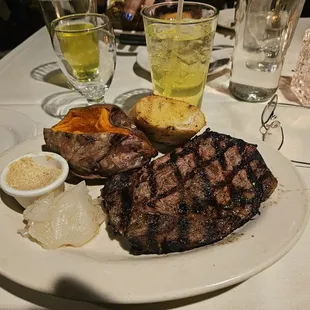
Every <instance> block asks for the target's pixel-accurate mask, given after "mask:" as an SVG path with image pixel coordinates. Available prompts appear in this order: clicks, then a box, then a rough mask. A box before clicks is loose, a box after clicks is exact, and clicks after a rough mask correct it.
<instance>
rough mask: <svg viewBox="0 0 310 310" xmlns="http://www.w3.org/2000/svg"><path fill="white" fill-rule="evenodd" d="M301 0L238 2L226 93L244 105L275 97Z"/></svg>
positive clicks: (299, 10) (252, 0)
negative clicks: (247, 102)
mask: <svg viewBox="0 0 310 310" xmlns="http://www.w3.org/2000/svg"><path fill="white" fill-rule="evenodd" d="M304 2H305V0H295V1H291V0H239V1H238V3H237V6H236V15H235V16H236V17H235V18H236V26H235V31H236V40H235V48H234V54H233V65H232V72H231V78H230V84H229V89H230V91H231V93H232V94H233V95H234V96H235V97H237V98H239V99H241V100H244V101H254V102H255V101H265V100H267V99H269V98H271V97H272V95H273V94H275V93H276V91H277V88H278V85H279V79H280V76H281V71H282V66H283V62H284V58H285V54H286V51H287V48H288V47H289V45H290V43H291V39H292V36H293V33H294V31H295V28H296V25H297V21H298V19H299V16H300V14H301V10H302V8H303V4H304Z"/></svg>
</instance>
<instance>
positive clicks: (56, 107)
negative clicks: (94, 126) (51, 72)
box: [42, 91, 89, 118]
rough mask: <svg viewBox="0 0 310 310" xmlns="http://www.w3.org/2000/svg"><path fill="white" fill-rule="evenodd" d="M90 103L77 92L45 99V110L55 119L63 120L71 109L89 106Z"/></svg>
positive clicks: (43, 106)
mask: <svg viewBox="0 0 310 310" xmlns="http://www.w3.org/2000/svg"><path fill="white" fill-rule="evenodd" d="M88 105H89V103H88V101H87V100H86V99H85V98H84V97H82V96H81V95H80V94H79V93H78V92H77V91H69V92H68V91H67V92H61V93H57V94H53V95H51V96H49V97H47V98H45V99H44V101H43V103H42V108H43V110H44V111H45V112H46V113H47V114H49V115H51V116H54V117H58V118H63V117H64V116H65V115H66V114H67V113H68V112H69V110H70V109H72V108H78V107H86V106H88Z"/></svg>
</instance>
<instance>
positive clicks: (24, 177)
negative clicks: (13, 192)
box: [6, 157, 62, 190]
mask: <svg viewBox="0 0 310 310" xmlns="http://www.w3.org/2000/svg"><path fill="white" fill-rule="evenodd" d="M61 173H62V170H61V169H58V168H54V167H46V166H43V165H39V164H37V163H35V162H34V160H33V159H32V158H31V157H24V158H21V159H19V160H17V161H15V162H13V163H12V164H11V165H10V166H9V170H8V173H7V175H6V182H7V184H8V185H9V186H11V187H13V188H15V189H19V190H34V189H39V188H42V187H44V186H47V185H49V184H51V183H53V182H54V181H55V180H56V179H57V178H58V177H59V176H60V175H61Z"/></svg>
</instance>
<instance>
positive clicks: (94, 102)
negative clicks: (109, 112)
mask: <svg viewBox="0 0 310 310" xmlns="http://www.w3.org/2000/svg"><path fill="white" fill-rule="evenodd" d="M87 103H88V105H89V106H90V105H94V104H104V103H105V100H104V97H102V98H100V99H96V100H93V99H87Z"/></svg>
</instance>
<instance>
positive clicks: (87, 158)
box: [43, 104, 157, 179]
mask: <svg viewBox="0 0 310 310" xmlns="http://www.w3.org/2000/svg"><path fill="white" fill-rule="evenodd" d="M98 107H102V108H104V109H106V110H108V111H109V119H110V123H111V124H112V125H114V126H115V127H118V128H124V129H128V131H129V134H128V135H124V134H121V133H115V132H94V133H85V134H83V133H70V132H64V131H55V130H53V128H44V131H43V134H44V140H45V143H46V145H47V147H48V148H49V149H50V150H51V151H53V152H56V153H59V154H60V155H61V156H63V157H64V158H65V159H66V160H67V161H68V163H69V165H70V168H71V171H72V172H73V173H74V174H76V175H78V176H81V177H83V178H89V179H93V178H104V177H107V176H111V175H113V174H115V173H119V172H123V171H127V170H130V169H134V168H138V167H141V166H142V165H144V164H146V163H148V162H149V161H150V159H151V158H152V157H154V156H156V155H157V151H156V150H155V149H154V147H153V146H152V144H151V143H150V142H149V140H148V139H147V137H146V136H145V135H144V133H143V132H142V131H140V130H138V129H137V128H136V126H135V125H134V124H133V122H132V120H131V119H130V118H129V117H128V116H127V115H126V114H125V113H124V112H123V111H122V110H121V109H120V108H119V107H117V106H116V105H112V104H102V105H93V106H90V107H85V108H77V109H92V108H98ZM77 109H72V110H73V111H74V110H77ZM72 110H71V111H72ZM54 127H55V126H54Z"/></svg>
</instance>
